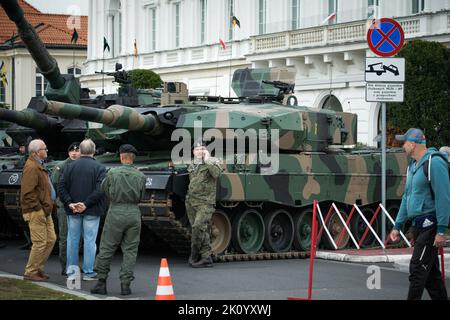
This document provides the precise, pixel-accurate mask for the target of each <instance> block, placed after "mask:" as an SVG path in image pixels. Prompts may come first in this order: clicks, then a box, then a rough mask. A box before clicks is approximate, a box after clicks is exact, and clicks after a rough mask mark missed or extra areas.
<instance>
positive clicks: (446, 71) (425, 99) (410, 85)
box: [387, 40, 450, 147]
mask: <svg viewBox="0 0 450 320" xmlns="http://www.w3.org/2000/svg"><path fill="white" fill-rule="evenodd" d="M398 56H399V57H403V58H405V63H406V64H405V65H406V74H405V76H406V79H405V81H406V82H405V101H404V102H403V103H390V104H389V105H388V110H387V111H388V125H390V126H392V127H394V128H396V130H397V132H401V133H404V132H405V131H406V130H408V128H411V127H414V128H421V129H422V130H423V131H424V133H425V135H426V137H427V145H428V146H434V147H440V146H443V145H450V92H449V88H450V49H449V48H446V47H445V46H444V45H442V44H440V43H438V42H431V41H422V40H413V41H410V42H408V43H407V44H406V45H405V46H404V47H403V48H402V50H401V51H400V52H399V54H398Z"/></svg>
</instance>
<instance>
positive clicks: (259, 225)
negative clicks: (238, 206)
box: [232, 209, 264, 253]
mask: <svg viewBox="0 0 450 320" xmlns="http://www.w3.org/2000/svg"><path fill="white" fill-rule="evenodd" d="M232 230H233V231H232V241H233V246H234V247H235V248H236V250H238V251H239V252H241V253H255V252H258V250H259V249H261V247H262V245H263V242H264V220H263V218H262V217H261V214H260V213H259V212H258V211H256V210H254V209H249V210H246V211H244V212H239V213H236V215H235V217H234V219H233V229H232Z"/></svg>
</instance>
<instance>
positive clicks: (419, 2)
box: [412, 0, 425, 13]
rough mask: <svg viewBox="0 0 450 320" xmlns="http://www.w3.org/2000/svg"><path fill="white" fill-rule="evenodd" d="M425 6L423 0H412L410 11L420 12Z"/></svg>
mask: <svg viewBox="0 0 450 320" xmlns="http://www.w3.org/2000/svg"><path fill="white" fill-rule="evenodd" d="M424 8H425V0H412V13H419V12H422V11H423V9H424Z"/></svg>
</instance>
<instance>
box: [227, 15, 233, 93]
mask: <svg viewBox="0 0 450 320" xmlns="http://www.w3.org/2000/svg"><path fill="white" fill-rule="evenodd" d="M232 24H233V23H232ZM233 40H234V27H233V26H231V44H230V77H229V79H230V81H229V83H228V98H231V63H232V62H233Z"/></svg>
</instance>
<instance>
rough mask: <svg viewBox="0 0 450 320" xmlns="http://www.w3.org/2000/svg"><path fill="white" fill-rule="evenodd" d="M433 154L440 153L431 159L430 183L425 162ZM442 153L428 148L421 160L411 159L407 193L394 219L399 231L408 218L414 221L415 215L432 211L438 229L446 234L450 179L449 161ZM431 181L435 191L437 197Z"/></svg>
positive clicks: (449, 210) (449, 213)
mask: <svg viewBox="0 0 450 320" xmlns="http://www.w3.org/2000/svg"><path fill="white" fill-rule="evenodd" d="M434 153H437V155H435V156H433V157H432V158H431V166H430V171H429V173H428V174H429V176H430V179H431V182H430V181H428V179H427V177H426V176H425V173H424V169H423V165H424V163H425V162H426V161H427V160H429V158H430V155H431V154H434ZM439 154H440V153H439V152H437V150H436V149H435V148H429V149H428V150H427V152H426V153H425V155H424V156H423V157H422V159H420V160H419V161H418V162H417V161H415V160H412V161H410V165H409V166H408V171H407V176H406V188H405V193H404V194H403V197H402V203H401V205H400V209H399V212H398V215H397V219H396V221H395V229H397V230H400V229H401V227H402V226H403V224H404V223H405V221H406V220H407V219H408V220H413V219H414V218H415V217H418V216H422V215H429V214H432V215H435V216H436V220H437V225H438V229H437V232H439V233H443V232H445V230H446V229H447V226H448V221H449V216H450V182H449V175H448V164H447V161H446V160H444V157H443V156H440V155H439ZM430 183H431V187H432V189H433V190H434V194H435V198H434V199H433V196H432V193H431V190H430Z"/></svg>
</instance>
